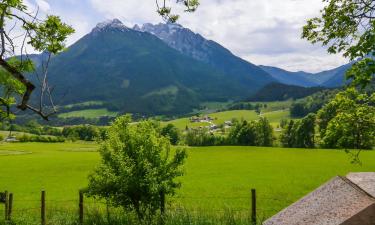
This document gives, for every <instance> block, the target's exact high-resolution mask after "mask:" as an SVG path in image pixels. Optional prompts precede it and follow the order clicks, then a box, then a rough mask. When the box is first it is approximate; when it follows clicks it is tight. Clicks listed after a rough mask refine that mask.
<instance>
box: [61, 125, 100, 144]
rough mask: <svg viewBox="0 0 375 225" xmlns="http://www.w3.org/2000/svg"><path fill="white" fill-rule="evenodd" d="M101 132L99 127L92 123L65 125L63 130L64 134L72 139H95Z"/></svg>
mask: <svg viewBox="0 0 375 225" xmlns="http://www.w3.org/2000/svg"><path fill="white" fill-rule="evenodd" d="M100 134H101V133H100V130H99V128H98V127H95V126H91V125H79V126H70V127H64V129H63V131H62V135H63V136H64V137H66V138H68V139H70V140H83V141H94V140H95V139H96V138H98V137H99V136H100Z"/></svg>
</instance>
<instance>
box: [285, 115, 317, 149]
mask: <svg viewBox="0 0 375 225" xmlns="http://www.w3.org/2000/svg"><path fill="white" fill-rule="evenodd" d="M280 140H281V144H282V145H283V147H288V148H314V147H315V114H312V113H310V114H309V115H307V116H306V117H304V118H303V119H301V120H295V121H294V120H291V121H290V122H289V124H288V125H287V127H286V128H285V129H284V130H283V133H282V134H281V137H280Z"/></svg>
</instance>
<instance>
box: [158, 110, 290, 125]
mask: <svg viewBox="0 0 375 225" xmlns="http://www.w3.org/2000/svg"><path fill="white" fill-rule="evenodd" d="M203 115H206V114H203ZM207 115H208V116H210V117H211V118H212V119H213V121H212V122H213V123H214V124H217V125H220V124H223V123H224V122H225V121H231V120H232V119H239V120H241V119H244V120H248V121H250V120H257V119H258V118H259V115H258V114H257V113H256V112H255V110H230V111H224V112H216V113H209V114H207ZM262 116H264V117H266V118H267V119H268V120H269V121H270V123H271V124H272V125H274V126H276V125H277V124H279V122H280V120H282V119H289V118H290V113H289V110H282V109H280V110H275V111H266V112H262ZM168 123H171V124H173V125H175V126H176V127H177V128H179V129H185V128H186V126H188V127H190V128H191V127H200V126H208V125H210V124H209V123H205V122H203V123H192V122H190V118H181V119H176V120H171V121H168V122H164V124H168Z"/></svg>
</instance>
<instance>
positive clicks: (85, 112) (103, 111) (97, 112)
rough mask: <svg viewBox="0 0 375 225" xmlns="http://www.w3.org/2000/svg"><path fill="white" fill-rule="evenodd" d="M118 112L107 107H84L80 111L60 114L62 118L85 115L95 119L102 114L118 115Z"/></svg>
mask: <svg viewBox="0 0 375 225" xmlns="http://www.w3.org/2000/svg"><path fill="white" fill-rule="evenodd" d="M117 115H118V113H117V112H111V111H108V110H107V109H105V108H102V109H84V110H78V111H72V112H67V113H61V114H59V115H58V116H59V117H61V118H72V117H84V118H87V119H93V118H98V117H101V116H112V117H115V116H117Z"/></svg>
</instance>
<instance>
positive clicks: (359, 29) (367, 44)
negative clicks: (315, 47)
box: [302, 0, 375, 88]
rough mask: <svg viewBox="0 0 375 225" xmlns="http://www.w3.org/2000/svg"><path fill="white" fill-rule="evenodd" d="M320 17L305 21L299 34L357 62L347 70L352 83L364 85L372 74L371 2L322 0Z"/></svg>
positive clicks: (374, 34)
mask: <svg viewBox="0 0 375 225" xmlns="http://www.w3.org/2000/svg"><path fill="white" fill-rule="evenodd" d="M323 2H324V3H327V5H326V6H325V7H324V9H323V10H322V15H321V17H316V18H313V19H310V20H308V22H307V24H306V25H305V26H304V28H303V34H302V37H303V38H306V39H307V40H309V41H311V42H312V43H322V44H323V45H324V46H327V47H328V52H329V53H332V54H338V53H343V55H344V56H345V57H347V58H349V59H350V60H351V61H357V62H356V63H355V64H354V65H353V66H352V68H351V69H350V70H349V71H348V72H347V78H348V79H352V80H353V82H352V83H353V85H355V86H361V87H362V88H363V87H365V86H367V85H368V84H369V83H370V82H371V79H372V77H373V75H374V74H375V61H374V57H375V1H373V0H323Z"/></svg>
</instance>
